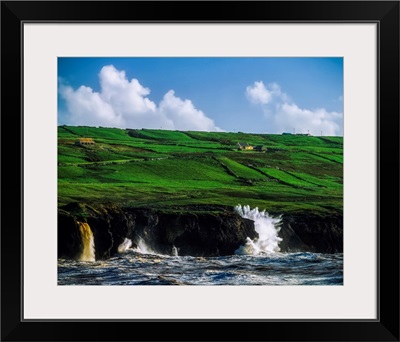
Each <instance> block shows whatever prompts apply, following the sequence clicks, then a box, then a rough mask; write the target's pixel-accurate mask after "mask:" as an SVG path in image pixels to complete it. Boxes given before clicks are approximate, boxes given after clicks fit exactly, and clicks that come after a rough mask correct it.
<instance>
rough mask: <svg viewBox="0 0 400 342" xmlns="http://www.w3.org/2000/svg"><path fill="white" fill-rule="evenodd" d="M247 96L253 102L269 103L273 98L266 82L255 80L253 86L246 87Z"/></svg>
mask: <svg viewBox="0 0 400 342" xmlns="http://www.w3.org/2000/svg"><path fill="white" fill-rule="evenodd" d="M246 95H247V98H248V99H249V100H250V101H251V102H253V103H260V104H267V103H269V102H270V101H271V100H272V94H271V92H270V91H268V90H267V89H266V88H265V86H264V83H263V82H262V81H260V82H254V85H253V86H248V87H247V88H246Z"/></svg>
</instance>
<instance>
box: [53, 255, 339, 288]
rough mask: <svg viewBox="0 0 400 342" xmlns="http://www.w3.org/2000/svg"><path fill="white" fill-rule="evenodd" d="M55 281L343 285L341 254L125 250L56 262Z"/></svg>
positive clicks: (63, 283) (155, 283)
mask: <svg viewBox="0 0 400 342" xmlns="http://www.w3.org/2000/svg"><path fill="white" fill-rule="evenodd" d="M58 264H59V267H58V284H59V285H342V284H343V255H342V254H314V253H275V254H271V255H256V256H254V255H233V256H227V257H214V258H202V257H200V258H195V257H186V256H185V257H180V256H164V255H155V254H142V253H140V252H137V251H135V250H128V251H126V252H125V253H124V254H123V255H120V256H118V257H114V258H111V259H108V260H105V261H95V262H84V261H71V260H61V259H60V260H59V263H58Z"/></svg>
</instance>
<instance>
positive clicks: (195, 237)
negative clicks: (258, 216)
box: [58, 204, 258, 259]
mask: <svg viewBox="0 0 400 342" xmlns="http://www.w3.org/2000/svg"><path fill="white" fill-rule="evenodd" d="M78 221H81V222H82V221H83V222H87V223H88V224H89V226H90V228H91V230H92V233H93V236H94V242H95V255H96V259H105V258H108V257H110V256H112V255H114V254H115V253H116V252H117V250H118V246H119V245H120V244H121V243H122V242H123V241H124V239H125V238H128V239H130V240H132V242H133V245H136V246H138V245H139V246H140V245H145V246H146V248H148V249H149V250H151V251H154V252H155V253H159V254H169V255H172V254H173V249H174V247H175V248H176V249H177V250H178V253H179V255H180V256H185V255H191V256H222V255H231V254H234V252H235V250H236V249H237V248H239V247H240V246H241V245H242V244H244V243H245V241H246V238H247V237H250V238H251V239H254V238H257V237H258V233H257V232H256V231H255V230H254V224H253V221H251V220H248V219H245V218H242V217H240V216H239V215H238V214H237V213H235V212H234V211H233V210H224V211H221V212H218V213H215V214H214V213H212V212H211V213H208V212H204V211H198V212H196V211H193V212H185V213H177V212H161V211H155V210H152V209H136V208H121V207H117V206H96V207H92V206H88V205H78V204H71V205H68V206H66V207H64V208H62V209H59V211H58V256H59V257H61V258H76V257H77V256H78V255H79V253H80V251H81V250H82V243H81V242H80V241H81V237H80V233H79V228H78V224H77V222H78Z"/></svg>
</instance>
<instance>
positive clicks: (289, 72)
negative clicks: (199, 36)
mask: <svg viewBox="0 0 400 342" xmlns="http://www.w3.org/2000/svg"><path fill="white" fill-rule="evenodd" d="M58 77H59V98H58V123H59V124H67V125H89V126H105V127H121V128H162V129H174V130H175V129H176V130H204V131H230V132H237V131H243V132H249V133H278V134H280V133H282V132H284V131H289V132H293V131H294V130H295V132H296V133H306V132H308V131H309V132H310V133H311V134H313V135H321V131H322V134H323V135H342V134H343V59H342V58H326V57H321V58H305V57H304V58H302V57H299V58H288V57H285V58H247V57H245V58H242V57H216V58H206V57H199V58H188V57H177V58H164V57H148V58H147V57H146V58H82V57H77V58H71V57H69V58H59V59H58Z"/></svg>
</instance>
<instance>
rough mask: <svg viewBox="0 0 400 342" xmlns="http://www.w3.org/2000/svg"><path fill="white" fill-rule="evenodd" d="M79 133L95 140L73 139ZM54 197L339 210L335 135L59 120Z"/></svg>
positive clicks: (339, 143)
mask: <svg viewBox="0 0 400 342" xmlns="http://www.w3.org/2000/svg"><path fill="white" fill-rule="evenodd" d="M80 137H87V138H93V140H94V141H95V145H93V146H86V147H84V146H77V145H75V141H76V140H77V138H80ZM239 141H240V142H247V143H248V144H250V145H263V146H265V147H266V148H267V150H266V151H262V152H257V151H241V150H238V149H237V143H238V142H239ZM58 202H59V205H60V206H61V205H64V204H67V203H69V202H114V203H118V204H125V205H132V206H135V207H140V206H145V207H157V208H163V209H168V208H178V207H182V206H186V205H194V204H199V205H203V204H205V205H215V204H217V205H228V206H235V205H237V204H241V205H245V204H248V205H250V206H252V207H255V206H257V207H258V208H259V209H262V210H263V209H265V210H266V211H268V212H270V213H294V212H304V211H312V212H314V213H319V214H321V215H325V214H329V213H332V212H335V213H341V212H342V209H343V138H342V137H313V136H296V135H277V134H275V135H274V134H246V133H220V132H218V133H217V132H215V133H214V132H182V131H166V130H148V129H141V130H130V129H129V130H124V129H117V128H95V127H80V126H79V127H75V126H59V127H58Z"/></svg>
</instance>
